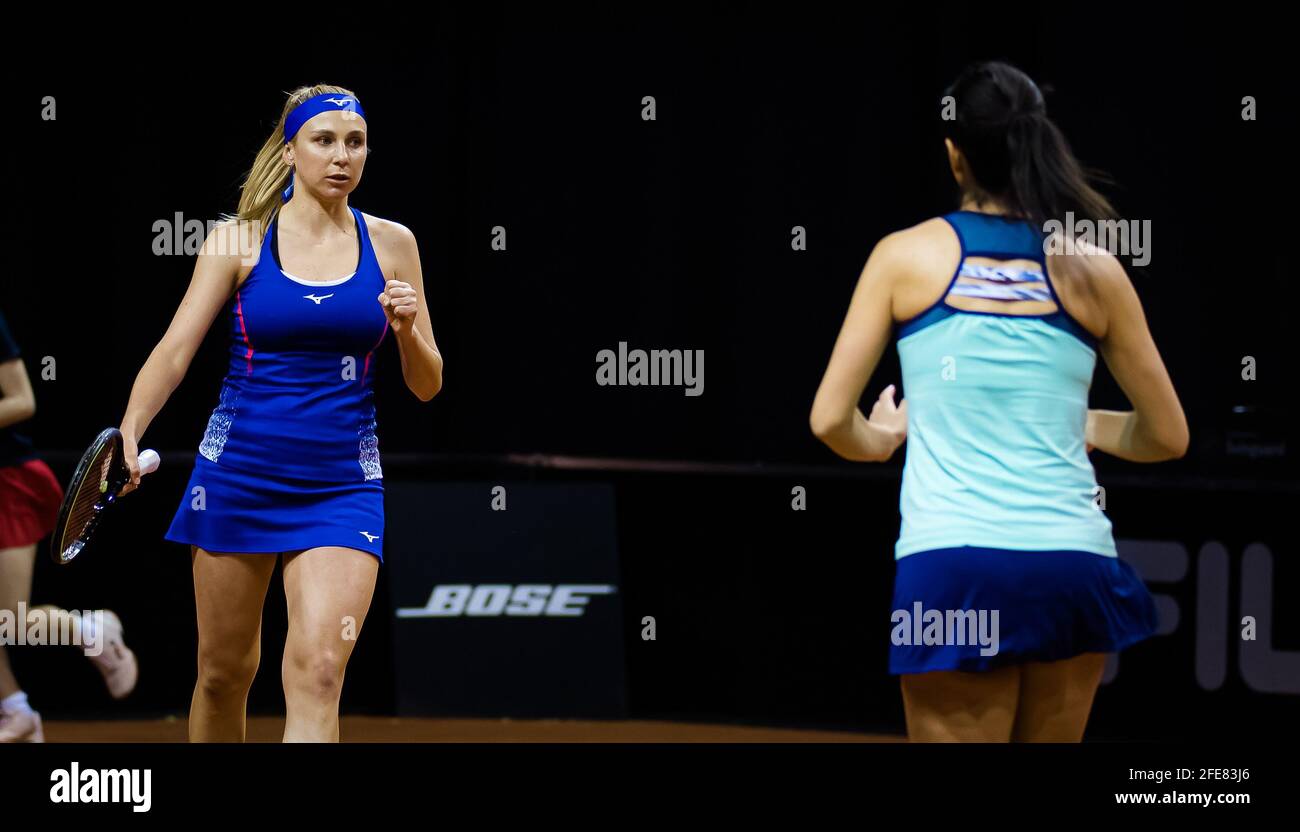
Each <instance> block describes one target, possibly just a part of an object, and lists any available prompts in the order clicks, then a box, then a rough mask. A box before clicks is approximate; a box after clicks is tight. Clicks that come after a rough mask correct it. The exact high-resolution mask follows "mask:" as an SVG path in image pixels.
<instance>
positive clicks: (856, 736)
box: [45, 716, 905, 743]
mask: <svg viewBox="0 0 1300 832" xmlns="http://www.w3.org/2000/svg"><path fill="white" fill-rule="evenodd" d="M283 733H284V719H283V717H250V718H249V720H248V741H249V742H279V741H280V737H281V736H282V734H283ZM339 733H340V739H341V740H342V741H343V742H765V743H770V742H903V741H904V740H905V738H904V737H902V736H895V735H890V734H861V733H856V732H851V731H806V730H790V729H784V728H758V727H747V726H736V725H707V724H698V723H683V722H650V721H631V722H586V721H574V720H550V719H541V720H511V719H419V718H409V717H382V716H378V717H377V716H350V717H349V716H345V717H343V719H342V723H341V727H340V732H339ZM45 740H46V742H128V743H140V742H185V741H186V724H185V720H184V719H174V718H173V719H160V720H130V721H125V720H124V721H112V722H72V721H47V722H46V723H45Z"/></svg>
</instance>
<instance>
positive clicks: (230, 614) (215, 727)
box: [189, 546, 276, 742]
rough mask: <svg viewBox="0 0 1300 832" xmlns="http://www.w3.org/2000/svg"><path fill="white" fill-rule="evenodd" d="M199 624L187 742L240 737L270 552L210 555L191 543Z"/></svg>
mask: <svg viewBox="0 0 1300 832" xmlns="http://www.w3.org/2000/svg"><path fill="white" fill-rule="evenodd" d="M190 559H191V561H192V563H193V567H194V605H195V610H196V612H197V614H198V625H199V660H198V665H199V666H198V680H197V681H196V683H195V685H194V698H193V699H192V700H191V702H190V725H189V733H190V742H243V741H244V731H245V727H246V716H247V709H248V689H249V688H250V687H251V686H252V684H253V677H254V676H256V675H257V665H258V663H259V662H260V661H261V657H262V651H261V647H262V645H261V640H262V605H263V604H264V603H265V601H266V589H267V587H268V586H270V583H271V575H272V573H273V572H274V571H275V561H276V556H275V555H264V554H252V555H235V554H214V553H211V552H206V551H204V550H203V549H200V548H199V547H197V546H194V547H191V554H190Z"/></svg>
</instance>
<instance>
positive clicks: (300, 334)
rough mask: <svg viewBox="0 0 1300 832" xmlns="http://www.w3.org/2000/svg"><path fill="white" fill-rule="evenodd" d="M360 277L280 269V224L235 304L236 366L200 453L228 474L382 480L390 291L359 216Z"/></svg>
mask: <svg viewBox="0 0 1300 832" xmlns="http://www.w3.org/2000/svg"><path fill="white" fill-rule="evenodd" d="M351 211H352V214H353V217H354V218H355V220H356V227H357V239H358V241H359V247H360V252H359V257H358V262H357V267H356V270H355V271H354V272H353V273H352V274H350V275H347V276H345V277H343V278H339V279H337V280H333V281H326V282H316V281H304V280H301V279H300V278H297V277H295V276H293V275H290V274H288V273H287V272H285V271H284V270H283V269H282V268H280V257H279V249H278V238H279V234H278V233H277V228H278V226H279V218H278V217H277V218H276V219H275V220H273V221H272V222H271V224H270V226H269V227H268V229H267V233H266V235H265V237H264V238H263V241H262V248H261V253H260V255H259V257H258V261H257V264H256V265H255V266H253V269H252V272H251V273H250V274H249V275H248V278H247V279H246V280H245V281H244V283H243V284H242V285H241V286H240V287H239V288H238V289H237V290H236V291H235V294H234V296H233V297H232V298H231V299H230V302H229V304H228V305H227V310H228V312H229V314H230V369H229V371H228V372H227V373H226V377H225V380H224V382H223V383H222V387H221V399H220V402H219V403H218V404H217V406H216V408H215V409H214V410H213V411H212V416H211V418H210V419H209V420H208V427H207V431H206V432H205V433H204V436H203V442H202V444H200V446H199V455H200V456H202V457H204V458H205V459H207V460H209V461H211V462H214V463H217V464H218V465H221V466H223V467H227V468H231V469H234V470H240V471H247V472H250V473H265V474H272V475H277V476H283V477H293V478H297V479H302V480H311V481H316V482H323V483H345V482H357V481H366V480H382V478H383V470H382V468H381V466H380V460H379V444H378V440H377V438H376V435H375V423H376V420H375V404H374V379H375V351H376V350H378V349H379V345H380V344H381V343H382V342H383V339H384V336H385V335H386V334H387V332H388V317H387V316H386V315H385V314H384V310H383V308H382V307H381V306H380V305H379V301H378V300H377V298H378V296H379V294H380V292H382V291H383V290H384V285H385V282H386V281H385V278H384V274H383V271H382V270H381V269H380V266H379V260H378V259H377V257H376V256H375V250H374V247H373V246H372V245H371V242H370V234H369V232H368V230H367V229H366V221H365V219H363V218H362V216H361V212H360V211H358V210H357V209H355V208H352V209H351Z"/></svg>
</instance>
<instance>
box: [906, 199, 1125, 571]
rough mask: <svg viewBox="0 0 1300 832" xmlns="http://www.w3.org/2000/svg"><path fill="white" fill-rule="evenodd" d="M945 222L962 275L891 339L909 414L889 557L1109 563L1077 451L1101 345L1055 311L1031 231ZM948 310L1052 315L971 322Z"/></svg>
mask: <svg viewBox="0 0 1300 832" xmlns="http://www.w3.org/2000/svg"><path fill="white" fill-rule="evenodd" d="M943 219H945V220H947V221H948V223H949V224H950V225H952V227H953V229H954V230H955V231H956V232H957V237H958V239H959V240H960V242H961V260H960V262H959V264H958V267H957V270H956V272H955V273H954V275H953V277H952V280H951V281H950V282H949V285H948V289H947V290H945V291H944V294H943V295H942V296H941V297H940V298H939V300H938V301H936V302H935V303H934V305H932V306H931V307H930V308H929V309H927V310H926V311H924V312H922V313H921V314H920V315H917V316H916V317H914V318H912V319H910V320H908V321H906V322H902V323H900V324H898V326H897V330H896V334H897V338H898V356H899V360H900V362H901V364H902V371H903V391H904V395H905V396H906V398H907V410H908V413H907V443H906V445H905V447H906V454H907V458H906V462H905V464H904V467H903V487H902V492H901V495H900V498H899V511H900V513H901V515H902V527H901V530H900V533H899V537H898V542H897V544H896V546H895V549H894V556H895V557H896V558H902V557H905V556H907V555H910V554H914V553H916V552H923V551H927V550H930V549H944V548H950V547H957V546H981V547H992V548H1001V549H1014V550H1051V549H1069V550H1076V551H1083V552H1093V553H1095V554H1099V555H1109V556H1111V557H1114V556H1115V554H1116V551H1115V541H1114V537H1113V535H1112V533H1111V523H1110V520H1109V518H1107V517H1106V515H1105V513H1104V512H1103V511H1102V510H1101V509H1100V508H1098V507H1097V504H1098V499H1097V496H1098V492H1097V480H1096V475H1095V473H1094V472H1093V468H1092V463H1091V462H1090V461H1089V459H1088V455H1087V452H1086V447H1085V443H1084V426H1085V424H1086V420H1087V411H1088V388H1089V386H1090V385H1091V383H1092V374H1093V369H1094V367H1095V366H1096V360H1097V351H1096V347H1097V344H1096V339H1095V338H1094V337H1093V336H1092V335H1091V334H1090V333H1089V332H1088V331H1087V330H1085V329H1084V328H1083V327H1082V326H1081V325H1080V324H1079V323H1078V322H1077V321H1075V320H1074V319H1073V318H1072V317H1071V316H1070V315H1069V313H1068V312H1066V311H1065V308H1064V306H1062V305H1061V303H1060V300H1059V298H1057V296H1056V292H1055V290H1054V289H1053V288H1052V284H1051V279H1050V278H1049V277H1048V275H1047V264H1046V258H1045V255H1044V252H1043V235H1042V233H1041V232H1040V231H1039V230H1038V229H1037V228H1036V227H1035V226H1034V225H1032V224H1030V223H1028V222H1025V221H1022V220H1012V219H1006V218H1003V217H999V216H995V215H991V214H980V213H975V212H971V211H958V212H955V213H952V214H948V215H946V216H944V217H943ZM969 258H980V259H979V260H977V261H975V262H971V261H970V259H969ZM1015 261H1033V263H1034V264H1036V265H1029V264H1026V263H1024V262H1021V263H1019V264H1017V263H1016V262H1015ZM952 296H965V297H977V298H987V299H991V300H994V301H1008V302H1009V301H1017V300H1041V301H1051V302H1054V303H1055V310H1056V311H1053V312H1050V313H1048V314H1039V315H1012V314H1009V313H1002V312H983V311H981V312H972V311H967V310H962V309H958V308H956V307H954V306H951V305H949V303H948V300H949V298H950V297H952Z"/></svg>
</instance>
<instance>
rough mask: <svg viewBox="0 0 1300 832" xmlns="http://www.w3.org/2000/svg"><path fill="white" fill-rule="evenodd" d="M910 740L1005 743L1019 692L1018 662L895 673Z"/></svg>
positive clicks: (1009, 736) (1009, 733)
mask: <svg viewBox="0 0 1300 832" xmlns="http://www.w3.org/2000/svg"><path fill="white" fill-rule="evenodd" d="M899 682H900V684H901V686H902V689H903V712H904V713H905V714H906V717H907V737H908V739H909V740H911V741H912V742H1008V741H1009V740H1010V739H1011V728H1012V724H1013V723H1014V721H1015V717H1016V700H1017V698H1018V696H1019V691H1020V671H1019V668H1018V667H1015V666H1010V667H1001V668H997V669H996V670H986V671H980V672H967V671H961V670H937V671H932V672H930V673H908V674H904V675H902V676H900V677H899Z"/></svg>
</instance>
